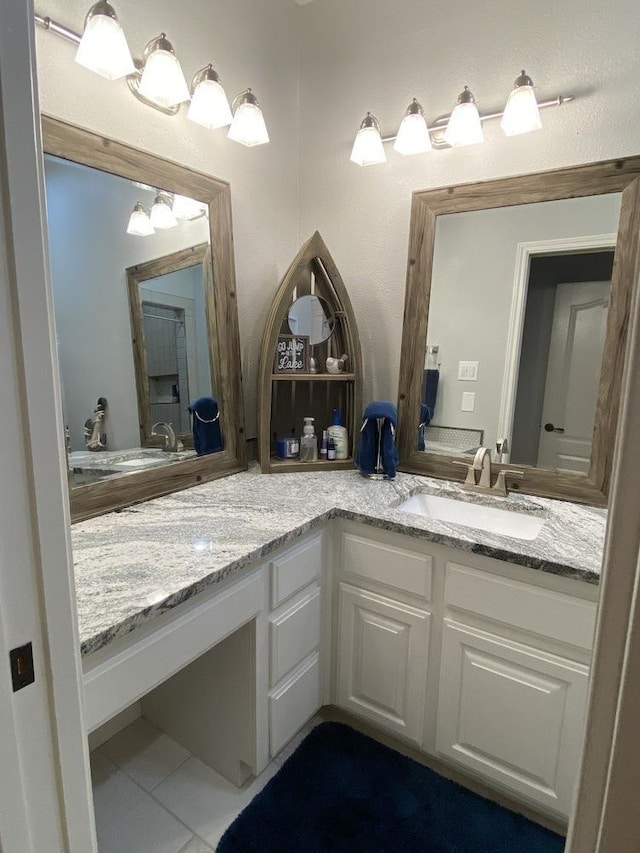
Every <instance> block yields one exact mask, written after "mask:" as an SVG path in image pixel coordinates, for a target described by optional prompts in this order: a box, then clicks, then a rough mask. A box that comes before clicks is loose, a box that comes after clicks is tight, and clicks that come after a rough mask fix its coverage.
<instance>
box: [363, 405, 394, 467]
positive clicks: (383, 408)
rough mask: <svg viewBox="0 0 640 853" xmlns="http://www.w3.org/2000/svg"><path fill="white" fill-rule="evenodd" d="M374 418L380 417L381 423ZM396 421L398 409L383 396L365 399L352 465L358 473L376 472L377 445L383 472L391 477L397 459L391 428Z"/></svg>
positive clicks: (392, 428)
mask: <svg viewBox="0 0 640 853" xmlns="http://www.w3.org/2000/svg"><path fill="white" fill-rule="evenodd" d="M378 418H381V419H382V424H381V426H380V425H379V424H378ZM397 423H398V410H397V409H396V407H395V406H394V405H393V403H389V402H388V401H386V400H376V401H374V402H372V403H369V404H368V405H367V406H366V407H365V410H364V412H363V414H362V429H361V430H360V444H359V445H358V452H357V454H356V466H357V467H358V470H359V471H360V473H361V474H365V475H366V474H375V473H380V472H379V471H376V466H377V462H378V446H379V447H380V462H381V464H382V470H383V472H384V474H385V475H386V476H387V477H389V478H390V479H393V478H394V477H395V476H396V468H397V465H398V462H399V457H398V450H397V448H396V443H395V430H396V424H397Z"/></svg>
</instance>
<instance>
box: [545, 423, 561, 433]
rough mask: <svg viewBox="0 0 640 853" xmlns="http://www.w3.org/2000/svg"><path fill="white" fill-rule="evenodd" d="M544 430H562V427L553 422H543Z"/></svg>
mask: <svg viewBox="0 0 640 853" xmlns="http://www.w3.org/2000/svg"><path fill="white" fill-rule="evenodd" d="M544 428H545V431H546V432H564V430H563V429H562V427H557V426H554V425H553V424H545V425H544Z"/></svg>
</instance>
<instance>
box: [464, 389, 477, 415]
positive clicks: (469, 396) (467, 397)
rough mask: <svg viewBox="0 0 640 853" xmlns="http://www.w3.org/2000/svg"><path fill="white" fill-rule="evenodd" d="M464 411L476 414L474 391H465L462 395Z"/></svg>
mask: <svg viewBox="0 0 640 853" xmlns="http://www.w3.org/2000/svg"><path fill="white" fill-rule="evenodd" d="M461 408H462V411H463V412H475V410H476V395H475V393H474V392H473V391H465V392H464V394H463V395H462V407H461Z"/></svg>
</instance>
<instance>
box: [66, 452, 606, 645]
mask: <svg viewBox="0 0 640 853" xmlns="http://www.w3.org/2000/svg"><path fill="white" fill-rule="evenodd" d="M416 491H425V492H429V493H432V494H437V495H442V496H445V497H456V498H460V499H462V500H465V501H470V502H473V503H482V502H486V499H484V498H482V497H480V496H477V495H470V494H468V493H465V492H464V491H463V490H462V488H461V487H460V486H459V485H458V484H455V483H451V482H448V481H444V480H434V479H430V478H427V477H418V476H414V475H411V474H398V476H397V478H396V479H395V480H393V481H387V480H369V479H366V478H364V477H361V476H360V474H358V473H357V472H356V471H326V472H310V473H308V474H307V473H297V474H268V475H267V474H261V473H260V469H259V468H258V467H257V466H253V467H252V468H250V469H249V471H246V472H242V473H240V474H235V475H233V476H230V477H226V478H224V479H221V480H216V481H214V482H212V483H205V484H203V485H201V486H196V487H194V488H191V489H187V490H185V491H182V492H176V493H174V494H172V495H167V496H166V497H162V498H156V499H155V500H151V501H147V502H145V503H142V504H138V505H137V506H133V507H129V508H128V509H125V510H121V511H119V512H113V513H109V514H107V515H103V516H100V517H98V518H94V519H90V520H89V521H83V522H80V523H78V524H74V525H73V527H72V529H71V530H72V542H73V560H74V569H75V577H76V595H77V602H78V619H79V628H80V640H81V644H82V653H83V655H88V654H91V653H92V652H95V651H97V650H98V649H100V648H102V647H103V646H105V645H107V644H108V643H109V642H111V641H113V640H115V639H116V638H118V637H121V636H124V635H125V634H127V633H129V632H130V631H133V630H134V629H135V628H136V627H138V626H139V625H141V624H142V623H143V622H145V621H147V620H148V619H151V618H153V617H154V616H158V615H160V614H161V613H164V612H166V611H167V610H169V609H171V608H172V607H175V606H177V605H178V604H180V603H182V602H183V601H186V600H187V599H189V598H191V597H192V596H194V595H196V594H198V593H199V592H201V591H203V590H204V589H206V588H207V587H209V586H210V585H212V584H215V583H219V582H221V581H222V580H224V579H225V578H227V577H229V576H230V575H232V574H235V573H240V572H241V570H242V569H243V568H245V567H246V566H248V565H249V564H251V563H253V562H254V561H255V560H259V559H260V558H262V557H264V556H266V555H267V554H269V553H271V552H272V551H274V550H275V549H277V548H279V547H281V546H282V545H285V544H286V543H288V542H292V541H294V540H295V539H297V538H298V537H299V536H302V535H303V534H305V533H307V532H309V531H311V530H313V529H314V528H315V527H317V526H319V525H320V524H322V523H323V522H326V521H328V520H329V519H331V518H347V519H351V520H353V521H357V522H361V523H363V524H366V525H370V526H373V527H378V528H381V529H384V530H391V531H394V532H397V533H402V534H405V535H407V536H411V537H415V538H420V539H425V540H428V541H432V542H439V543H441V544H443V545H450V546H453V547H456V548H462V549H464V550H467V551H472V552H474V553H476V554H482V555H485V556H488V557H493V558H496V559H499V560H508V561H509V562H512V563H517V564H519V565H523V566H529V567H531V568H533V569H538V570H540V571H544V572H550V573H553V574H558V575H564V576H566V577H570V578H575V579H577V580H582V581H586V582H587V583H592V584H597V583H598V582H599V578H600V564H601V560H602V551H603V544H604V534H605V524H606V517H607V514H606V511H605V510H603V509H598V508H595V507H586V506H580V505H578V504H573V503H567V502H562V501H556V500H548V499H545V498H537V497H529V496H526V495H515V494H511V495H510V496H509V497H508V498H493V497H492V498H490V499H489V501H490V502H491V505H493V506H502V507H504V506H505V502H506V506H508V507H511V508H512V509H514V510H517V511H520V512H527V513H533V514H535V515H542V516H544V517H545V524H544V526H543V528H542V531H541V532H540V534H539V535H538V536H537V538H536V539H535V540H533V541H522V540H518V539H513V538H510V537H506V536H501V535H496V534H492V533H486V532H483V531H481V530H474V529H471V528H468V527H463V526H460V525H455V524H445V523H443V522H441V521H436V520H434V519H431V518H426V517H423V516H420V515H413V514H409V513H406V512H402V511H399V510H398V509H397V507H398V505H399V504H400V503H401V502H402V501H403V500H405V499H406V498H408V497H409V496H410V495H412V494H414V493H415V492H416Z"/></svg>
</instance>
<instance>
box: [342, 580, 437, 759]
mask: <svg viewBox="0 0 640 853" xmlns="http://www.w3.org/2000/svg"><path fill="white" fill-rule="evenodd" d="M430 618H431V617H430V614H429V613H426V612H425V611H424V610H419V609H417V608H416V607H411V606H410V605H408V604H403V603H402V602H399V601H393V600H391V599H389V598H385V597H383V596H381V595H377V594H376V593H373V592H369V591H368V590H365V589H359V588H358V587H354V586H351V585H350V584H346V583H341V584H340V585H339V636H338V674H337V703H338V705H340V707H342V708H344V709H345V710H347V711H351V712H352V713H354V714H357V715H358V716H359V717H364V718H365V719H367V720H370V721H371V722H374V723H376V724H377V725H379V726H380V727H381V728H383V729H386V730H387V731H390V732H392V733H394V734H397V735H400V736H402V737H403V738H406V739H408V740H411V741H413V742H414V743H417V744H420V743H421V739H422V720H423V716H424V705H425V691H426V684H427V657H428V651H429V622H430Z"/></svg>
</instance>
